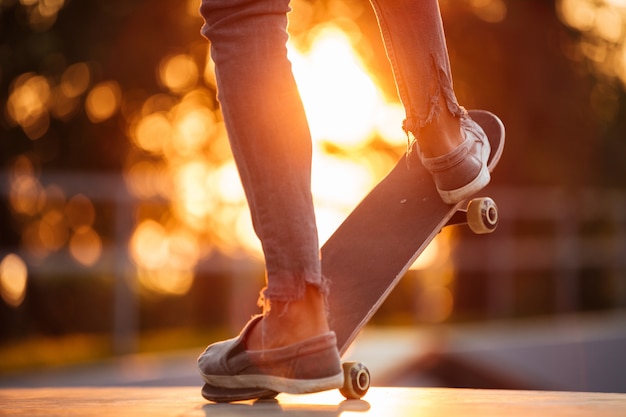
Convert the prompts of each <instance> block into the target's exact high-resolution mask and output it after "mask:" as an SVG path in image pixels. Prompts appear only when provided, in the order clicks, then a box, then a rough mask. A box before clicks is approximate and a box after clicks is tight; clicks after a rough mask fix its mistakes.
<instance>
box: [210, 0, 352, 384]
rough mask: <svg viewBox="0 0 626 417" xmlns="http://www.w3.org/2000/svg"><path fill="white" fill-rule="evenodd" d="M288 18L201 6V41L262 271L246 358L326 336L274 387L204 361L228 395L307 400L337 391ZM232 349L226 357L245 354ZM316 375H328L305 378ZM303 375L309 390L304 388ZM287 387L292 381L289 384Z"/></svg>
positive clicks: (224, 1) (271, 11) (238, 6)
mask: <svg viewBox="0 0 626 417" xmlns="http://www.w3.org/2000/svg"><path fill="white" fill-rule="evenodd" d="M289 10H290V8H289V0H203V2H202V6H201V13H202V15H203V17H204V18H205V25H204V27H203V30H202V33H203V34H204V35H205V36H206V37H207V38H208V39H209V40H210V41H211V55H212V58H213V60H214V62H215V71H216V77H217V86H218V98H219V100H220V103H221V108H222V113H223V116H224V121H225V124H226V128H227V131H228V135H229V140H230V144H231V148H232V152H233V155H234V158H235V162H236V164H237V168H238V171H239V174H240V177H241V181H242V184H243V187H244V190H245V193H246V197H247V200H248V205H249V207H250V211H251V215H252V220H253V225H254V229H255V232H256V234H257V235H258V237H259V239H260V241H261V244H262V247H263V252H264V256H265V263H266V273H267V287H266V288H265V290H264V291H263V296H262V302H263V305H264V307H265V308H264V314H263V318H262V319H261V320H257V319H255V320H253V321H252V322H251V324H250V325H249V326H247V327H246V330H244V333H245V336H244V335H242V338H241V339H242V340H243V339H244V338H245V340H243V345H245V348H246V350H247V351H269V350H271V349H276V348H279V347H284V346H291V345H294V344H297V343H300V342H303V341H305V342H306V341H307V340H310V339H311V338H315V337H317V336H320V335H326V336H325V338H324V339H323V340H317V339H316V340H314V343H313V344H314V345H315V349H313V348H311V349H313V350H315V352H312V353H310V354H309V355H308V356H309V357H308V359H307V360H308V362H309V363H307V362H306V361H305V360H303V361H300V362H298V363H295V362H293V361H292V362H288V363H286V364H282V363H279V362H280V361H278V360H277V361H276V364H277V365H276V367H277V368H279V367H283V368H285V369H286V370H285V371H284V372H283V371H277V372H276V375H272V376H269V377H264V376H260V375H258V373H259V372H258V371H255V370H254V369H255V368H260V367H261V365H260V364H259V363H254V364H251V365H250V367H249V368H250V369H252V370H251V371H250V372H252V373H253V375H246V376H245V377H242V378H241V381H234V382H233V381H230V380H228V379H227V378H225V377H224V376H225V374H228V372H229V371H228V370H224V369H222V368H221V367H220V364H216V362H220V358H219V355H220V354H221V353H220V352H222V351H223V349H222V347H219V346H217V347H216V346H214V347H213V348H212V347H209V348H208V349H207V351H205V353H204V354H203V355H202V356H201V358H200V369H201V372H202V374H203V376H204V377H205V381H206V382H207V383H209V384H212V385H219V386H226V387H228V388H242V387H245V386H246V385H245V384H246V383H249V384H251V385H250V386H260V387H261V388H269V389H273V390H281V391H284V390H288V389H292V390H293V391H289V392H303V391H310V390H319V389H328V388H335V387H338V386H340V385H341V368H340V364H339V355H338V352H337V347H336V341H334V340H335V339H334V334H332V335H331V333H330V332H329V329H328V322H327V319H326V308H325V296H326V293H327V291H328V287H327V284H326V282H325V280H324V278H323V277H322V274H321V263H320V258H319V243H318V236H317V227H316V223H315V215H314V211H313V200H312V195H311V184H310V183H311V178H310V177H311V152H312V150H311V146H312V145H311V136H310V132H309V126H308V123H307V120H306V117H305V113H304V108H303V105H302V102H301V100H300V96H299V92H298V89H297V87H296V83H295V80H294V77H293V75H292V72H291V64H290V62H289V61H288V59H287V49H286V42H287V37H288V36H287V32H286V29H287V12H288V11H289ZM232 345H235V343H230V344H228V345H227V348H228V349H230V350H229V352H232V351H234V350H237V349H241V348H240V347H234V348H233V346H232ZM220 346H222V345H220ZM237 346H241V343H239V342H237ZM306 348H307V349H308V348H309V347H308V346H307V347H306ZM298 349H300V348H298ZM311 349H309V350H311ZM230 355H231V354H230V353H229V354H225V355H224V356H230ZM274 356H275V355H274ZM252 357H253V355H248V357H247V358H246V360H247V361H250V360H251V358H252ZM215 358H217V359H218V361H215V360H214V359H215ZM279 359H280V358H279ZM305 359H306V358H305ZM265 360H266V358H264V359H263V361H265ZM264 363H266V362H264ZM318 365H319V366H321V367H323V368H324V369H322V370H320V371H317V370H315V369H313V370H310V369H309V368H312V367H317V366H318ZM233 366H235V365H233ZM237 367H239V365H237ZM291 369H298V371H297V372H296V373H295V374H294V373H292V371H291ZM244 372H248V371H244ZM255 372H256V373H257V374H254V373H255ZM307 375H308V376H310V378H309V379H311V380H314V381H313V382H312V383H308V382H306V381H302V380H303V379H306V378H308V377H307ZM226 376H227V375H226ZM285 378H287V379H289V378H291V379H290V380H289V381H288V382H287V383H285ZM285 384H286V385H285ZM283 385H285V386H283Z"/></svg>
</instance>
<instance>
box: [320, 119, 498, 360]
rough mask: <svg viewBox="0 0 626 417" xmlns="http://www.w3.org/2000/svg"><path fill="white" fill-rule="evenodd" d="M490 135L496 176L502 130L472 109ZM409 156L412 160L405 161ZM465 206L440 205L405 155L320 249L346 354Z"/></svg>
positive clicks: (424, 175) (415, 162) (427, 179)
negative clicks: (364, 328)
mask: <svg viewBox="0 0 626 417" xmlns="http://www.w3.org/2000/svg"><path fill="white" fill-rule="evenodd" d="M469 114H470V116H471V118H472V119H473V120H474V121H475V122H476V123H478V124H479V125H480V126H481V127H482V128H483V130H484V131H485V133H486V134H487V136H488V138H489V142H490V144H491V155H490V157H489V161H488V167H489V171H493V169H494V168H495V166H496V164H497V163H498V161H499V160H500V157H501V155H502V151H503V148H504V125H503V124H502V122H501V121H500V119H498V118H497V117H496V116H495V115H493V114H492V113H490V112H487V111H483V110H470V111H469ZM407 158H408V160H407ZM466 204H467V202H465V201H464V202H460V203H458V204H455V205H449V204H446V203H444V202H443V200H442V199H441V197H440V196H439V193H438V192H437V189H436V188H435V185H434V182H433V180H432V177H431V175H430V173H429V172H428V171H427V170H426V169H425V168H424V167H423V165H422V164H421V163H420V162H419V158H418V156H417V155H411V156H408V157H403V158H402V159H401V160H400V161H399V162H398V163H397V164H396V166H395V167H394V168H393V169H392V171H391V172H390V173H389V174H388V175H387V176H386V177H385V178H384V179H383V180H382V181H381V182H380V183H379V184H378V185H377V186H376V187H375V188H374V189H373V190H372V191H371V192H370V193H369V194H368V195H367V196H366V197H365V198H364V199H363V201H361V203H360V204H359V205H358V206H357V207H356V208H355V209H354V210H353V211H352V213H351V214H350V215H349V216H348V217H347V218H346V219H345V220H344V222H343V223H342V224H341V225H340V226H339V228H338V229H337V230H336V231H335V233H334V234H333V235H332V236H331V237H330V238H329V239H328V241H326V243H325V244H324V246H323V247H322V249H321V253H322V273H323V274H324V275H325V276H326V277H327V278H328V279H329V281H330V285H331V286H330V294H329V299H328V303H329V312H330V316H329V319H330V326H331V329H332V330H334V331H335V333H336V335H337V347H338V348H339V352H340V353H341V354H342V355H343V354H344V353H345V352H346V350H347V349H348V347H349V346H350V344H351V343H352V341H353V340H354V338H355V337H356V336H357V335H358V333H359V332H360V331H361V329H362V328H363V327H364V326H365V324H367V322H368V321H369V319H370V318H371V317H372V316H373V315H374V313H375V312H376V311H377V310H378V308H379V307H380V305H381V304H382V303H383V301H384V300H385V299H386V298H387V296H388V295H389V293H390V292H391V291H392V290H393V288H394V287H395V286H396V284H397V283H398V281H399V280H400V279H401V278H402V276H403V275H404V274H405V273H406V271H407V270H408V269H409V268H410V267H411V265H412V264H413V263H414V262H415V260H416V259H417V258H418V257H419V255H420V254H421V253H422V252H423V251H424V249H425V248H426V246H428V244H429V243H430V242H431V241H432V240H433V239H434V238H435V236H437V234H438V233H439V232H440V231H441V229H442V228H443V227H445V226H446V225H447V224H448V222H449V220H450V219H451V218H452V217H453V216H454V215H455V214H456V213H457V212H459V211H460V210H462V209H463V208H464V207H465V205H466Z"/></svg>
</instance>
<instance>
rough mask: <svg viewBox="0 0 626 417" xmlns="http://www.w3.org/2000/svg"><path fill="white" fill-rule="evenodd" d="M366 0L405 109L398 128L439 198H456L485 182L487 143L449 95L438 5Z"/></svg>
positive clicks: (449, 76)
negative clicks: (414, 145)
mask: <svg viewBox="0 0 626 417" xmlns="http://www.w3.org/2000/svg"><path fill="white" fill-rule="evenodd" d="M370 1H371V4H372V6H373V8H374V10H375V12H376V16H377V18H378V23H379V26H380V31H381V34H382V36H383V40H384V44H385V49H386V51H387V55H388V57H389V60H390V62H391V65H392V69H393V73H394V77H395V80H396V85H397V88H398V93H399V95H400V99H401V101H402V104H403V105H404V108H405V110H406V120H405V121H404V126H403V127H404V129H405V131H406V132H407V134H409V133H410V134H412V135H413V136H414V138H415V139H416V141H417V144H418V149H419V154H420V157H421V159H422V162H423V163H424V165H425V166H426V168H428V169H429V170H430V171H431V173H432V174H433V177H434V180H435V183H436V185H437V188H438V189H439V192H440V194H441V196H442V198H443V199H444V201H446V202H447V203H456V202H457V201H461V200H463V199H465V198H467V197H468V196H469V195H471V194H473V193H475V192H476V191H478V190H479V189H481V188H483V187H484V186H485V185H487V183H488V182H489V171H488V170H487V167H486V159H487V158H488V156H489V143H488V141H487V140H486V136H485V134H484V132H482V129H481V128H480V127H479V126H478V125H477V124H475V123H474V122H473V121H471V120H470V119H469V117H468V116H467V112H466V111H465V110H464V109H463V108H462V107H460V106H459V104H458V102H457V99H456V96H455V94H454V90H453V88H452V74H451V70H450V62H449V59H448V50H447V47H446V40H445V35H444V30H443V23H442V21H441V13H440V10H439V4H438V2H437V0H419V1H418V0H370Z"/></svg>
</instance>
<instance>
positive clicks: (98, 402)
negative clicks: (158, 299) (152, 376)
mask: <svg viewBox="0 0 626 417" xmlns="http://www.w3.org/2000/svg"><path fill="white" fill-rule="evenodd" d="M344 413H346V415H347V414H348V413H350V415H353V416H357V415H362V416H363V417H370V416H380V417H409V416H410V417H413V416H428V417H473V416H481V417H482V416H498V417H501V416H503V415H506V416H507V417H528V416H534V417H537V416H550V417H565V416H568V417H569V416H577V417H578V416H580V417H587V416H589V417H598V416H602V417H607V416H608V417H612V416H615V417H617V416H620V417H623V416H624V415H626V394H605V393H580V392H550V391H503V390H470V389H449V388H378V387H374V388H372V389H370V392H368V394H367V395H366V396H365V397H364V398H363V400H351V401H346V400H344V399H343V397H342V396H341V395H340V394H339V393H338V392H337V391H328V392H322V393H318V394H311V395H298V396H296V395H285V394H281V395H279V396H278V398H277V400H275V401H258V402H253V401H249V402H240V403H234V404H215V403H209V402H206V401H204V400H203V399H202V398H201V397H200V388H196V387H182V388H181V387H176V388H163V387H160V388H135V387H130V388H36V389H3V390H0V416H29V417H37V416H82V417H90V416H115V417H122V416H130V417H133V416H150V417H161V416H178V417H186V416H199V417H204V416H255V417H269V416H292V417H298V416H307V417H311V416H319V417H331V416H340V415H342V414H344Z"/></svg>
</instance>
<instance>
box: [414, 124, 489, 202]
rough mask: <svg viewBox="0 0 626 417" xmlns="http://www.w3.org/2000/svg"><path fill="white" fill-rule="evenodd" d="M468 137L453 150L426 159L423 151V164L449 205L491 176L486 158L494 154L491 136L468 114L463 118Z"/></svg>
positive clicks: (421, 155)
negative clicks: (492, 152)
mask: <svg viewBox="0 0 626 417" xmlns="http://www.w3.org/2000/svg"><path fill="white" fill-rule="evenodd" d="M461 133H462V134H463V136H464V138H465V140H464V141H463V143H461V144H460V145H459V146H458V147H457V148H456V149H454V150H453V151H452V152H450V153H448V154H446V155H442V156H437V157H434V158H426V157H425V156H424V155H423V154H422V153H421V152H420V159H421V160H422V164H423V165H424V167H425V168H426V169H427V170H428V171H430V173H431V174H432V176H433V179H434V181H435V185H436V187H437V191H438V192H439V195H440V196H441V198H442V199H443V201H444V202H445V203H446V204H456V203H459V202H461V201H463V200H465V199H467V198H469V197H471V196H472V195H473V194H475V193H476V192H478V191H480V190H481V189H482V188H484V187H485V186H486V185H487V184H489V181H490V179H491V175H490V174H489V169H488V168H487V160H488V159H489V154H490V153H491V146H490V145H489V139H488V138H487V135H486V134H485V132H484V131H483V129H482V128H481V127H480V125H478V123H476V122H475V121H473V120H472V119H471V118H470V117H469V116H465V117H463V118H462V119H461Z"/></svg>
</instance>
